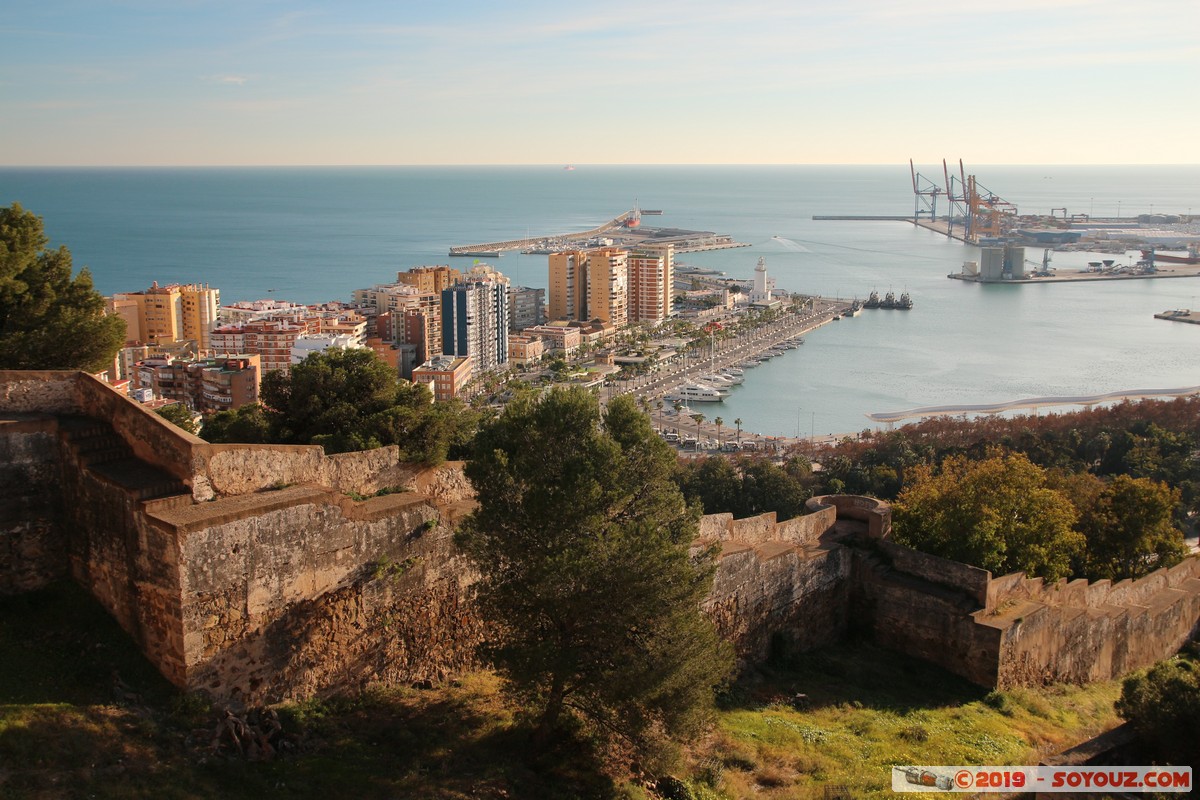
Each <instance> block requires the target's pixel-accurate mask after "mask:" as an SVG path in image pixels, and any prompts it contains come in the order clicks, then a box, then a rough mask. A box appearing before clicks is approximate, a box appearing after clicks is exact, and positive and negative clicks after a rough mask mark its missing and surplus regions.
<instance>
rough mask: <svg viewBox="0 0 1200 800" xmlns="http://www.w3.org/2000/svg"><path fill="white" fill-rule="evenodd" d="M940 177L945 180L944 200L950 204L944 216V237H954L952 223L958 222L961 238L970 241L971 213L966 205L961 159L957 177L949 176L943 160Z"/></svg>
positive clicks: (965, 179)
mask: <svg viewBox="0 0 1200 800" xmlns="http://www.w3.org/2000/svg"><path fill="white" fill-rule="evenodd" d="M942 175H943V176H944V177H945V179H946V199H947V200H948V201H949V202H950V211H949V212H948V213H947V215H946V235H947V236H951V237H953V236H954V223H955V221H956V220H959V221H961V224H962V226H963V238H964V239H970V238H971V212H970V208H969V207H968V205H967V178H966V170H965V169H963V162H962V159H961V158H960V159H959V160H958V175H951V174H950V169H949V168H948V167H947V166H946V159H944V158H943V159H942ZM955 181H957V182H958V190H957V191H955Z"/></svg>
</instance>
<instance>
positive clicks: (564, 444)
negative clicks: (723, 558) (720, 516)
mask: <svg viewBox="0 0 1200 800" xmlns="http://www.w3.org/2000/svg"><path fill="white" fill-rule="evenodd" d="M475 450H476V456H475V457H474V458H473V459H472V460H471V461H470V462H469V463H468V465H467V477H468V478H470V480H471V482H472V484H473V485H474V487H475V491H476V495H477V498H478V502H479V507H478V509H477V510H476V511H475V512H474V513H473V514H472V515H471V517H469V518H468V519H467V521H466V522H465V523H464V525H463V528H462V531H461V533H460V535H459V542H460V544H461V545H462V547H463V548H464V549H465V551H466V553H467V554H468V556H469V557H470V559H471V560H472V562H473V563H474V565H475V567H476V568H477V569H478V570H479V571H480V574H481V580H480V582H479V583H478V584H477V589H478V592H479V599H480V607H481V608H482V610H483V612H484V614H485V615H486V617H487V618H489V619H490V620H491V621H492V622H493V623H494V625H493V628H492V630H493V631H494V633H495V636H494V638H493V639H492V641H490V642H489V644H488V646H487V647H486V650H485V655H486V656H487V657H488V658H489V660H490V661H491V662H492V663H493V664H494V665H495V666H496V668H497V669H498V670H499V671H500V672H501V673H502V674H503V675H504V676H505V677H506V678H507V679H508V682H509V684H510V686H511V687H512V689H513V690H514V691H515V692H516V693H517V694H518V695H519V696H520V697H522V698H524V699H525V700H527V701H528V702H529V703H530V705H531V707H533V708H535V709H536V714H537V725H536V728H535V733H534V740H535V742H536V741H539V740H540V741H544V740H545V739H546V737H547V736H548V734H549V733H550V732H551V731H553V730H555V729H557V728H558V727H559V726H560V724H562V723H563V721H564V720H565V719H567V718H570V717H581V718H583V719H585V720H588V721H590V722H592V723H594V724H595V725H596V726H597V728H598V729H599V730H601V731H606V732H610V733H612V732H616V733H618V734H619V735H620V737H621V738H623V739H625V740H626V741H628V742H632V743H634V744H636V745H640V746H642V747H644V746H646V744H647V742H649V741H651V740H652V739H653V738H654V737H653V736H652V732H654V731H656V730H658V731H661V732H664V733H666V734H668V735H670V736H673V737H686V736H688V735H690V734H694V733H696V732H697V731H698V730H699V729H700V726H701V725H702V723H703V722H704V721H705V719H706V714H707V712H708V711H709V710H710V709H711V706H712V702H713V694H714V689H715V687H716V686H717V684H719V683H720V682H721V681H722V680H723V679H724V677H725V676H726V674H727V673H728V671H729V669H730V668H731V664H732V661H731V655H730V650H729V647H728V645H727V644H725V643H723V642H722V641H720V640H719V639H718V637H717V636H716V634H715V632H714V629H713V627H712V625H711V623H710V622H709V621H708V619H707V618H706V617H704V615H703V614H702V613H701V611H700V602H701V600H702V599H703V598H704V597H705V596H706V594H707V591H708V588H709V586H710V584H711V580H712V574H713V569H714V566H713V563H712V560H711V558H707V557H706V558H701V559H695V558H692V557H690V556H689V545H690V544H691V543H692V541H693V540H694V538H695V536H696V534H697V531H698V514H697V511H696V510H695V509H692V508H689V507H688V506H687V505H686V504H685V503H684V500H683V497H682V496H681V494H680V493H679V491H678V489H677V488H676V487H675V485H674V483H673V482H672V481H671V477H670V476H671V470H672V467H673V464H674V460H675V458H674V455H673V453H672V452H671V450H670V448H669V447H668V446H667V445H666V444H665V443H664V442H663V441H662V440H661V439H659V438H658V437H657V436H655V434H654V432H653V430H652V429H651V427H650V422H649V419H648V417H646V415H645V414H643V413H641V412H640V411H638V409H637V406H636V404H635V402H634V401H633V400H632V399H631V398H629V397H619V398H616V399H614V400H613V401H612V402H611V403H610V404H609V405H608V408H607V410H606V411H605V412H604V413H603V415H602V414H601V412H600V409H599V405H598V403H597V400H596V398H595V397H593V396H592V395H591V394H589V393H588V392H586V391H585V390H582V389H579V388H574V389H554V390H552V391H550V392H549V393H547V394H545V395H543V396H540V397H536V396H532V395H525V396H521V397H518V398H517V399H516V400H514V401H513V402H512V403H510V404H509V406H508V407H507V409H506V410H505V411H504V413H503V414H502V415H501V416H500V417H499V418H498V419H497V420H495V421H493V422H492V423H490V424H488V425H485V426H484V427H483V428H482V429H481V431H480V433H479V435H478V436H477V438H476V443H475Z"/></svg>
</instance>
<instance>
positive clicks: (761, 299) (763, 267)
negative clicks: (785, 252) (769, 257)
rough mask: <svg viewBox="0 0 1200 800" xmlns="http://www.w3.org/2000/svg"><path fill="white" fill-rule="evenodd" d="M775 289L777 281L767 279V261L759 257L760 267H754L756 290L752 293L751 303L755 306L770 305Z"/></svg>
mask: <svg viewBox="0 0 1200 800" xmlns="http://www.w3.org/2000/svg"><path fill="white" fill-rule="evenodd" d="M774 288H775V281H774V280H772V279H770V278H768V277H767V262H766V259H764V258H762V257H759V259H758V265H757V266H755V267H754V290H753V291H752V292H750V302H751V303H754V304H755V305H758V304H760V303H761V304H764V305H766V304H769V303H770V302H771V291H772V290H773V289H774Z"/></svg>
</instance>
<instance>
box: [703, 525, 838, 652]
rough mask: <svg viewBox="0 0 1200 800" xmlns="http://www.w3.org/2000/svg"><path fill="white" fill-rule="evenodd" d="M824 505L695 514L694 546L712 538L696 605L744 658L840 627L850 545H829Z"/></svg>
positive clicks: (808, 642) (819, 639)
mask: <svg viewBox="0 0 1200 800" xmlns="http://www.w3.org/2000/svg"><path fill="white" fill-rule="evenodd" d="M834 521H835V514H834V512H833V509H832V508H827V509H822V510H821V511H818V512H817V513H815V514H813V515H810V516H805V517H800V518H794V519H791V520H788V521H787V522H783V523H779V522H776V520H775V513H774V512H770V513H766V514H760V515H758V516H755V517H748V518H746V519H737V520H735V519H733V516H732V515H731V514H711V515H708V516H705V517H703V518H702V519H701V527H700V539H699V540H698V541H697V543H696V546H697V547H698V548H699V547H704V546H709V545H714V544H715V545H717V546H719V547H720V551H719V552H720V555H719V557H718V562H717V572H716V576H715V578H714V580H713V587H712V590H711V591H710V593H709V596H708V599H707V600H706V601H705V603H704V605H703V608H704V610H705V612H706V613H707V614H708V615H709V617H710V618H711V619H712V620H713V622H714V623H715V624H716V627H717V631H718V632H719V633H720V634H721V635H722V636H723V637H724V638H725V639H727V640H729V641H730V642H732V643H733V646H734V650H735V652H736V653H737V655H738V657H739V658H740V659H741V660H742V661H744V662H751V663H752V662H756V661H763V660H765V659H766V658H768V657H769V656H772V655H787V654H788V653H792V652H796V651H799V650H811V649H813V648H816V647H820V646H822V645H826V644H831V643H833V642H835V641H837V640H838V639H839V638H841V636H842V634H843V633H844V632H845V628H846V609H847V603H846V592H847V587H848V581H847V579H848V578H849V576H850V551H849V550H847V549H846V548H844V547H840V546H837V545H836V543H835V541H834V538H833V537H834V534H833V532H832V527H833V522H834Z"/></svg>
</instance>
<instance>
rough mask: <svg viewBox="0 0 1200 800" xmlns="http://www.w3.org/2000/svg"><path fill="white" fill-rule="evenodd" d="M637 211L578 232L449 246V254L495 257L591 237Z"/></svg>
mask: <svg viewBox="0 0 1200 800" xmlns="http://www.w3.org/2000/svg"><path fill="white" fill-rule="evenodd" d="M635 213H637V212H636V209H630V210H629V211H626V212H624V213H623V214H621V215H620V216H617V217H613V218H612V219H610V220H609V221H608V222H606V223H604V224H603V225H601V226H600V227H598V228H592V229H591V230H588V231H580V232H579V233H560V234H551V235H548V236H527V237H525V238H524V239H509V240H508V241H504V242H485V243H483V244H464V245H458V246H455V247H451V248H450V255H451V256H490V257H493V258H494V257H495V254H497V253H502V252H504V251H505V250H527V249H529V248H532V247H537V246H538V245H540V244H542V243H543V242H546V241H547V240H550V239H564V240H576V239H591V238H593V237H595V236H600V235H603V234H605V233H608V232H609V231H613V230H617V229H619V228H621V227H622V226H624V225H625V223H626V221H627V220H629V219H631V218H632V217H633V215H634V214H635Z"/></svg>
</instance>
